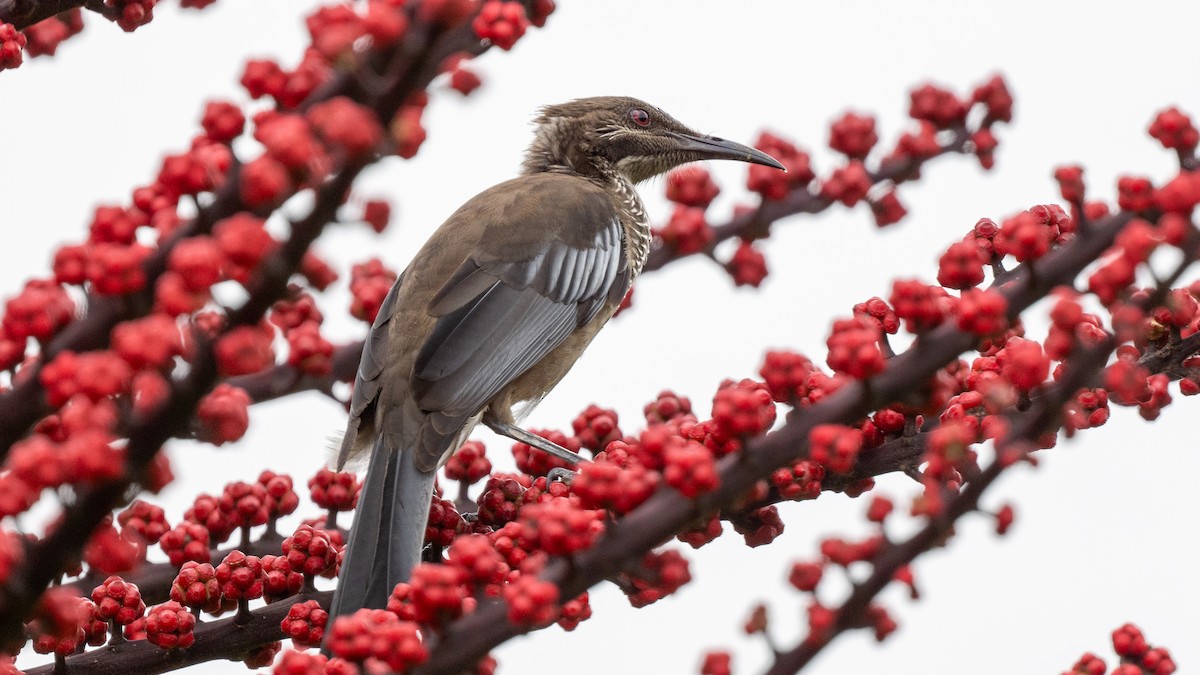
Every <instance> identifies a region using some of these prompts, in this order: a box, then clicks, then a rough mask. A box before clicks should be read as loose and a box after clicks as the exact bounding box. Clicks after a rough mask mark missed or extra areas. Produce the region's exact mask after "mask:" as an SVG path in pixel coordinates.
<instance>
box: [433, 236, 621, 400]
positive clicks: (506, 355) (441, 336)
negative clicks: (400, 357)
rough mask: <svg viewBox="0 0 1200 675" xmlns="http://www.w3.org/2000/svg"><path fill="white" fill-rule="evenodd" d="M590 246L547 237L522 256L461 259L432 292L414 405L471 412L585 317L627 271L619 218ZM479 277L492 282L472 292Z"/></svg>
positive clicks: (534, 362) (584, 319)
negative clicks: (430, 325) (431, 317)
mask: <svg viewBox="0 0 1200 675" xmlns="http://www.w3.org/2000/svg"><path fill="white" fill-rule="evenodd" d="M591 244H592V245H591V246H589V247H588V248H584V249H581V248H578V247H575V246H571V245H569V244H566V243H564V242H561V241H552V242H550V243H549V244H548V245H547V246H546V247H545V248H544V249H542V250H540V251H538V252H537V253H536V254H535V255H533V256H531V257H530V258H527V259H525V260H518V261H496V260H484V261H479V260H468V261H466V262H464V264H463V267H462V268H460V270H459V272H458V273H456V274H454V275H453V276H452V277H451V280H450V283H448V284H447V287H445V288H443V289H441V290H440V291H439V293H438V294H437V296H436V298H435V304H436V305H437V307H436V308H437V310H439V311H440V312H443V314H442V315H441V317H440V318H439V319H438V322H437V324H436V325H435V327H434V330H433V331H432V333H431V334H430V337H429V339H428V340H427V341H426V343H425V344H424V345H423V346H422V348H421V351H420V353H419V354H418V356H417V360H416V366H415V368H414V370H413V393H414V395H415V396H416V400H417V402H418V404H419V405H420V406H421V408H422V409H423V410H426V411H439V412H446V413H447V414H454V415H470V414H474V413H475V412H476V411H477V410H479V409H480V408H481V407H482V406H483V405H485V404H486V403H487V402H488V401H489V400H490V399H491V398H492V397H493V396H495V395H496V393H498V392H499V391H500V390H501V389H503V388H504V386H505V385H506V384H508V383H509V382H511V381H513V380H514V379H516V378H517V377H518V376H520V374H521V373H523V372H525V371H526V370H528V369H529V368H530V367H532V366H533V365H534V364H536V363H537V362H538V361H540V360H541V359H542V358H544V357H545V356H546V355H547V354H548V353H550V352H551V351H553V349H554V348H555V347H557V346H558V345H560V344H562V341H563V340H565V339H566V338H567V336H568V335H570V334H571V333H572V332H573V331H574V330H576V329H577V328H578V327H580V326H582V325H583V324H585V323H587V322H588V321H590V320H591V319H592V317H594V316H595V315H596V313H597V312H598V311H600V308H601V307H602V306H603V305H604V303H605V302H606V301H607V300H608V299H609V298H610V297H611V296H613V295H614V294H615V293H616V290H615V289H613V288H612V287H613V285H614V284H623V285H625V286H627V285H628V275H627V274H625V275H621V274H619V273H618V270H621V269H624V268H625V267H626V265H625V251H624V246H623V241H622V236H621V225H620V222H619V221H617V220H616V219H615V218H613V219H612V221H611V222H609V223H607V224H606V225H605V226H603V227H599V228H597V232H596V236H595V238H594V239H593V241H592V242H591ZM482 275H487V277H490V279H491V280H492V283H491V285H490V286H489V287H488V288H487V289H486V290H483V291H480V292H475V291H476V289H478V288H479V287H481V286H482V285H483V284H482V283H481V282H480V281H479V279H481V278H482ZM470 292H475V295H474V296H472V297H471V298H470V299H469V300H467V301H465V302H464V300H463V299H464V298H465V297H466V296H467V295H468V294H469V293H470ZM624 292H625V290H624V288H622V289H620V296H623V295H624ZM620 296H618V297H620ZM460 303H461V304H460Z"/></svg>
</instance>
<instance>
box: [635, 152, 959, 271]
mask: <svg viewBox="0 0 1200 675" xmlns="http://www.w3.org/2000/svg"><path fill="white" fill-rule="evenodd" d="M969 138H970V134H968V133H967V132H966V130H965V129H960V130H958V131H956V132H955V134H954V138H953V139H951V140H950V141H948V142H946V143H945V144H943V145H942V146H941V148H940V149H939V150H938V151H937V153H935V154H933V155H931V156H930V157H927V158H916V157H913V158H908V159H904V160H901V161H893V162H887V163H885V164H883V166H881V167H880V168H879V169H878V170H877V171H873V172H871V174H870V176H871V184H872V185H879V184H881V183H885V182H889V181H899V180H902V179H904V178H906V177H909V176H911V175H912V174H913V172H915V171H917V170H919V169H920V168H921V165H923V164H924V163H925V162H927V161H929V160H931V159H933V158H934V157H940V156H942V155H946V154H949V153H964V152H966V151H967V141H968V139H969ZM833 203H834V202H833V201H832V200H830V199H827V198H825V197H822V196H821V195H820V194H819V193H816V192H813V191H812V190H811V189H810V188H808V187H802V188H797V189H795V190H792V191H791V192H789V193H788V195H787V196H786V197H784V198H783V199H780V200H776V201H768V200H763V202H762V203H761V204H759V206H758V208H757V209H754V210H753V211H749V212H747V213H743V214H741V215H737V216H734V217H732V218H730V219H729V220H728V221H726V222H724V223H722V224H720V225H714V226H713V228H712V230H713V238H712V241H711V242H710V243H709V245H708V246H707V247H705V248H704V249H703V250H700V251H696V252H695V253H680V252H679V251H678V250H677V249H675V248H673V247H670V246H659V247H658V248H655V249H654V250H652V251H650V256H649V258H647V259H646V266H645V268H643V270H642V271H643V273H645V272H651V271H654V270H657V269H660V268H662V267H663V266H664V265H666V264H667V263H670V262H673V261H675V260H679V259H681V258H686V257H688V256H690V255H705V256H708V257H710V258H712V257H713V254H714V251H716V249H717V246H719V245H720V244H721V243H722V242H725V241H727V240H729V239H733V238H734V237H742V236H747V235H750V234H759V236H761V233H765V232H767V231H768V229H769V228H770V226H771V224H772V223H774V222H775V221H777V220H780V219H782V218H786V217H788V216H794V215H796V214H799V213H820V212H822V211H824V210H825V209H827V208H829V207H830V206H832V205H833Z"/></svg>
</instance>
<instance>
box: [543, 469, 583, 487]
mask: <svg viewBox="0 0 1200 675" xmlns="http://www.w3.org/2000/svg"><path fill="white" fill-rule="evenodd" d="M575 475H576V474H575V472H574V471H572V470H570V469H564V468H563V467H561V466H556V467H554V468H553V469H550V470H549V471H548V472H546V482H547V483H555V482H558V483H565V484H567V485H570V484H571V481H573V480H575Z"/></svg>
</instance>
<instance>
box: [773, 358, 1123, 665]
mask: <svg viewBox="0 0 1200 675" xmlns="http://www.w3.org/2000/svg"><path fill="white" fill-rule="evenodd" d="M1115 347H1116V344H1115V341H1113V340H1111V339H1110V340H1106V341H1104V343H1102V344H1100V345H1098V346H1096V347H1093V348H1091V349H1088V350H1086V351H1085V352H1083V353H1082V354H1080V355H1079V357H1078V358H1072V359H1071V361H1072V363H1071V366H1070V371H1069V372H1068V373H1067V375H1066V376H1065V377H1064V378H1063V379H1062V380H1061V381H1060V382H1059V383H1058V384H1057V385H1055V386H1054V387H1053V388H1052V389H1051V390H1050V391H1049V392H1047V394H1046V395H1044V396H1041V397H1039V399H1038V401H1037V403H1036V404H1035V405H1034V406H1033V407H1032V408H1030V409H1029V410H1027V411H1025V412H1023V413H1017V414H1016V415H1013V416H1012V418H1013V420H1012V421H1013V425H1012V433H1011V434H1010V435H1009V437H1008V439H1006V440H1005V441H1004V442H1003V443H1002V444H1001V445H1000V447H999V448H997V451H996V452H997V455H998V456H999V455H1000V454H1001V453H1002V452H1003V451H1005V450H1009V449H1017V448H1020V447H1021V446H1022V445H1024V446H1026V447H1032V443H1033V441H1035V440H1036V439H1037V438H1038V437H1039V436H1041V435H1042V434H1045V433H1048V432H1051V431H1055V430H1057V429H1058V428H1060V426H1061V419H1062V415H1061V410H1062V406H1063V405H1065V404H1066V403H1067V402H1068V401H1070V400H1071V398H1072V397H1073V396H1074V395H1075V392H1076V391H1078V390H1079V389H1080V388H1081V387H1084V386H1086V385H1087V382H1088V381H1089V380H1090V379H1092V378H1093V377H1094V376H1095V374H1096V373H1097V372H1098V371H1099V370H1100V369H1102V368H1103V367H1104V364H1105V362H1106V361H1107V359H1108V356H1109V354H1111V353H1112V350H1113V349H1114V348H1115ZM1009 466H1010V465H1009V464H1007V463H1005V462H1004V461H1002V460H1001V459H999V458H998V459H996V460H994V461H993V462H992V463H991V464H989V465H988V466H987V467H986V468H985V469H983V471H981V472H980V473H979V475H978V476H976V477H974V478H972V479H971V480H970V481H969V482H968V483H967V485H966V486H965V487H964V488H963V490H962V492H960V493H958V494H957V495H956V496H955V497H954V498H953V499H951V500H950V501H949V503H948V504H946V508H945V510H944V511H943V512H942V513H940V514H938V515H937V516H935V517H932V518H930V520H929V522H928V524H926V525H925V527H923V528H921V530H920V531H918V532H917V533H916V534H914V535H913V536H912V537H910V538H909V539H907V540H905V541H903V542H901V543H899V544H894V545H889V546H887V547H886V548H885V549H884V550H883V551H882V552H881V553H880V554H879V555H878V556H877V557H876V558H875V559H874V561H873V565H874V566H873V569H872V570H871V574H870V576H869V577H868V578H867V579H866V580H864V581H863V582H861V583H858V584H855V586H854V590H853V591H852V592H851V593H850V596H849V597H847V598H846V600H845V601H844V602H843V603H842V605H841V606H840V607H839V608H838V609H837V610H836V615H837V618H836V619H835V620H834V624H833V626H832V627H831V628H830V631H829V633H828V634H825V635H821V636H809V638H807V639H805V640H803V641H802V642H800V644H798V645H797V646H796V647H794V648H793V649H791V650H789V651H787V652H784V653H781V654H778V655H777V656H776V659H775V662H774V663H773V664H772V665H771V667H770V668H769V669H768V670H767V675H786V674H789V673H795V672H798V671H799V670H800V669H802V668H804V666H805V665H807V664H808V662H809V661H811V660H812V659H813V658H814V657H815V656H816V655H817V654H819V653H820V652H821V650H822V649H824V648H825V647H826V646H827V645H828V644H829V643H830V642H832V641H833V639H834V638H835V637H837V636H838V634H840V633H842V632H844V631H846V630H849V629H852V628H858V627H861V626H863V625H865V624H864V619H865V615H866V611H867V608H868V606H869V605H870V603H871V601H872V600H873V599H874V598H875V596H877V595H878V594H879V593H880V591H882V590H883V589H884V588H885V587H886V586H887V585H888V584H889V583H891V581H892V579H893V578H895V576H896V572H897V571H899V570H900V568H901V567H903V566H905V565H908V564H909V563H911V562H912V561H913V560H915V559H916V558H917V556H919V555H921V554H922V553H924V552H926V551H928V550H930V549H931V548H933V547H935V546H937V545H938V543H939V542H941V541H944V540H945V538H946V537H947V536H948V535H949V534H950V533H951V532H952V530H953V528H954V523H955V522H956V521H957V520H958V519H959V518H961V517H962V516H964V515H966V514H967V513H970V512H972V511H975V510H976V509H978V508H979V499H980V497H982V496H983V493H984V491H986V490H987V489H988V488H989V487H990V486H991V485H992V484H993V483H994V482H995V480H996V479H997V478H998V477H999V476H1000V474H1001V473H1002V472H1003V471H1004V470H1005V469H1006V468H1008V467H1009Z"/></svg>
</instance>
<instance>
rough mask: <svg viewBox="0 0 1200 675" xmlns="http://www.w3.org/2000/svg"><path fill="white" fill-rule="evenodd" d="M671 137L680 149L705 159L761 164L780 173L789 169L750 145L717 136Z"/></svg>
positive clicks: (677, 135)
mask: <svg viewBox="0 0 1200 675" xmlns="http://www.w3.org/2000/svg"><path fill="white" fill-rule="evenodd" d="M670 135H671V137H672V138H674V139H675V141H676V142H677V143H678V144H679V149H681V150H687V151H690V152H695V153H698V154H700V155H703V156H704V158H705V159H732V160H734V161H737V162H749V163H750V164H761V165H763V166H769V167H772V168H774V169H779V170H780V171H787V168H786V167H784V166H783V165H782V164H780V163H779V161H778V160H776V159H775V158H774V157H772V156H770V155H768V154H767V153H765V152H763V151H761V150H758V149H756V148H752V147H750V146H748V145H742V144H741V143H736V142H734V141H727V140H725V139H724V138H717V137H716V136H700V135H696V136H693V135H691V134H678V133H673V132H672V133H671V134H670Z"/></svg>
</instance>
